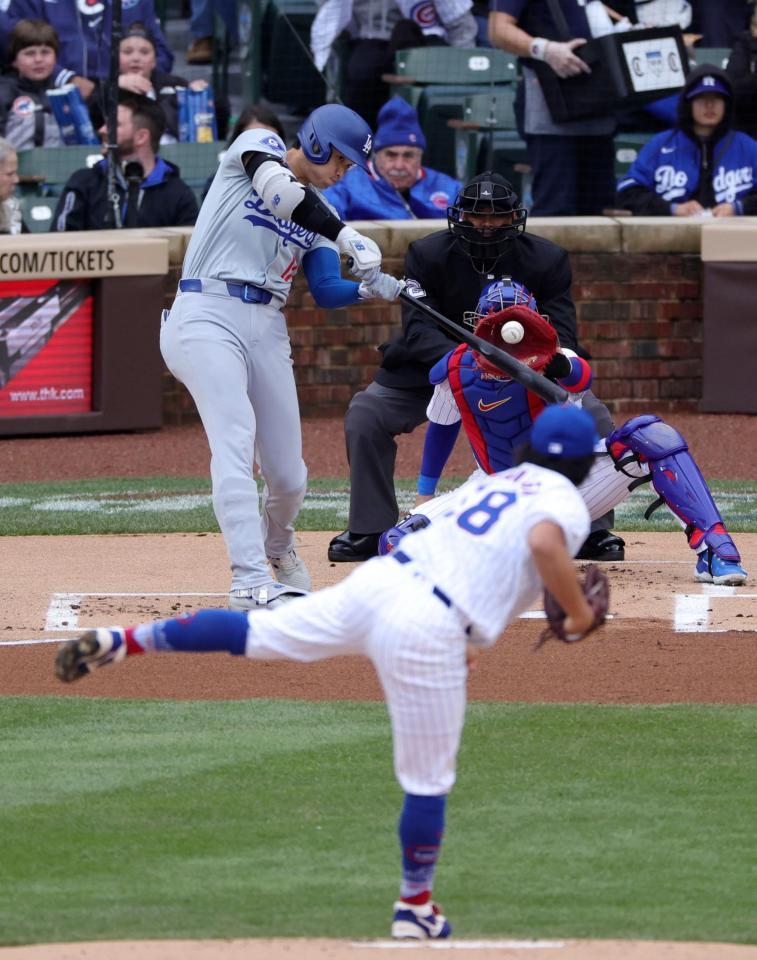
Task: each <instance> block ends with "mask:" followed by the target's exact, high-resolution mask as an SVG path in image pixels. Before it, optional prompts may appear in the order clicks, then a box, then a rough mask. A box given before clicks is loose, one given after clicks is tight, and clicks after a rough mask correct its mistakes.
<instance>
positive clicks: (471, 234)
mask: <svg viewBox="0 0 757 960" xmlns="http://www.w3.org/2000/svg"><path fill="white" fill-rule="evenodd" d="M469 214H475V215H477V216H494V217H501V216H507V215H510V221H509V223H505V224H502V225H501V226H497V227H491V226H478V225H476V224H474V223H473V222H472V221H471V220H470V219H468V216H469ZM527 216H528V214H527V213H526V209H525V207H521V206H520V200H519V199H518V195H517V194H516V193H515V191H514V190H513V188H512V186H511V184H510V183H509V182H508V181H507V180H505V178H504V177H503V176H501V174H499V173H493V172H492V171H491V170H488V171H487V172H486V173H480V174H479V175H478V176H476V177H473V179H472V180H469V181H468V182H467V183H466V184H465V186H464V187H463V189H462V190H461V191H460V193H458V195H457V199H456V200H455V203H454V205H453V206H451V207H447V224H448V226H449V230H450V233H452V235H453V236H454V237H456V238H457V241H458V243H459V244H460V246H461V247H462V249H463V251H464V252H465V253H466V254H467V256H469V257H470V258H471V261H472V263H473V267H474V269H475V270H476V271H477V272H478V273H489V272H490V271H491V270H493V269H494V265H495V264H496V262H497V260H499V258H500V257H501V256H502V254H503V253H504V252H505V248H506V247H507V244H508V242H509V241H510V240H512V239H513V238H514V237H517V236H518V234H521V233H523V231H524V230H525V229H526V218H527Z"/></svg>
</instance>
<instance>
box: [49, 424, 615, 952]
mask: <svg viewBox="0 0 757 960" xmlns="http://www.w3.org/2000/svg"><path fill="white" fill-rule="evenodd" d="M596 440H597V433H596V429H595V426H594V421H593V419H592V418H591V416H590V415H589V414H588V413H586V412H585V411H583V410H579V409H578V408H577V407H552V408H550V409H549V410H547V411H546V412H545V413H544V415H543V416H542V417H541V418H540V419H539V420H538V421H537V423H536V425H535V427H534V430H533V433H532V438H531V446H530V447H529V448H527V449H526V450H525V452H524V461H523V462H522V463H521V465H520V466H517V467H514V468H513V469H511V470H506V471H505V472H503V473H497V474H493V475H491V476H482V477H481V478H480V479H478V480H477V481H476V482H475V483H469V484H466V486H465V488H464V489H460V490H459V491H458V492H457V493H456V494H455V495H454V496H452V497H450V498H449V500H448V503H447V510H446V511H445V513H444V514H443V516H441V517H439V519H438V520H437V521H436V522H434V523H433V524H432V525H431V526H429V527H427V528H426V529H425V530H421V531H420V532H418V533H415V534H412V535H410V536H408V537H407V538H406V539H404V540H403V542H402V549H401V550H396V551H394V553H393V554H392V555H390V556H384V557H376V558H374V559H372V560H369V561H368V562H367V563H365V564H362V565H361V566H359V567H358V568H357V569H356V570H355V572H354V573H352V574H350V576H349V577H347V578H346V579H345V580H343V581H341V582H340V583H339V584H337V585H336V586H333V587H329V588H328V589H325V590H320V591H318V592H316V593H312V594H310V595H309V596H307V597H305V598H304V599H302V600H298V601H297V603H291V604H286V605H284V606H282V607H281V608H280V609H277V610H272V611H270V612H260V613H258V612H252V611H251V612H248V613H247V614H243V613H235V612H233V611H228V610H218V611H212V610H207V611H202V612H200V613H196V614H189V615H185V616H182V617H179V618H176V619H170V620H162V621H158V622H156V623H150V624H143V625H142V626H137V627H131V628H128V629H125V630H124V629H121V628H114V629H108V630H105V629H102V630H92V631H88V632H87V633H85V634H83V635H82V636H81V637H79V638H78V639H75V640H70V641H68V643H66V644H64V645H63V646H62V647H61V648H60V650H59V651H58V655H57V658H56V673H57V676H58V677H59V678H60V679H61V680H63V681H66V682H70V681H72V680H76V679H77V678H78V677H80V676H83V675H85V674H86V673H88V671H89V668H90V666H94V665H97V666H102V665H105V664H107V663H112V662H114V661H119V660H122V659H123V658H124V657H127V656H130V655H132V654H140V653H148V652H149V653H160V652H162V651H195V652H196V651H218V650H226V651H228V652H229V653H232V654H237V655H244V656H247V657H249V658H251V659H253V660H297V661H301V662H311V661H315V660H322V659H324V658H327V657H332V656H343V655H346V654H362V655H365V656H368V657H370V659H371V660H372V661H373V664H374V666H375V668H376V671H377V673H378V676H379V678H380V680H381V683H382V686H383V689H384V695H385V698H386V702H387V706H388V709H389V715H390V719H391V724H392V733H393V741H394V769H395V773H396V776H397V779H398V781H399V783H400V785H401V787H402V789H403V790H404V792H405V798H404V803H403V807H402V812H401V815H400V819H399V838H400V847H401V851H402V879H401V883H400V896H399V899H398V900H397V902H396V903H395V904H394V916H393V921H392V935H393V936H394V937H397V938H402V939H405V938H407V939H413V940H426V939H432V938H440V937H447V936H449V934H450V932H451V927H450V924H449V922H448V921H447V920H446V919H445V917H444V916H443V915H442V914H441V912H440V911H439V908H438V907H437V906H436V905H435V903H434V901H433V899H432V890H433V881H434V871H435V867H436V862H437V858H438V855H439V848H440V844H441V839H442V835H443V832H444V817H445V805H446V798H447V794H448V793H449V792H450V790H451V789H452V786H453V784H454V782H455V767H456V758H457V751H458V746H459V743H460V737H461V733H462V728H463V719H464V713H465V700H466V692H465V683H466V676H467V668H468V666H470V664H471V663H472V661H473V659H474V657H475V650H476V648H477V647H479V646H487V645H489V644H492V643H494V642H495V640H496V639H497V638H498V637H499V636H500V635H501V633H502V631H503V630H504V629H505V627H506V626H507V625H508V624H509V623H511V622H512V621H513V620H514V619H515V618H516V617H517V616H518V615H519V614H520V613H522V612H523V611H525V610H526V609H528V607H529V606H531V604H533V603H534V601H535V600H536V599H537V596H538V595H539V592H540V590H541V587H542V584H544V586H546V587H547V588H548V589H549V590H550V591H551V593H552V594H554V596H555V597H556V598H557V600H558V601H559V603H560V604H561V605H562V608H563V609H564V610H565V611H566V613H567V619H566V621H565V627H566V630H567V631H568V633H570V634H571V635H573V638H574V639H580V638H581V637H583V636H584V635H585V634H586V633H588V632H589V631H591V630H592V629H593V627H594V626H595V625H596V623H597V622H600V621H599V620H598V619H597V618H595V611H594V610H593V609H592V608H591V607H590V606H589V603H588V602H587V599H586V596H585V595H584V592H583V590H582V588H581V587H580V586H579V583H578V581H577V579H576V574H575V572H574V570H573V566H572V563H571V558H572V557H573V556H574V555H575V553H576V552H577V551H578V549H579V547H580V546H581V544H582V543H583V541H584V539H585V538H586V534H587V533H588V530H589V514H588V511H587V509H586V506H585V504H584V503H583V501H582V500H581V497H580V496H579V495H578V493H577V491H576V489H575V486H574V485H573V484H574V483H576V482H579V481H580V480H581V479H582V478H583V477H584V476H585V475H586V473H587V472H588V470H589V469H590V467H591V464H592V462H593V459H594V445H595V442H596Z"/></svg>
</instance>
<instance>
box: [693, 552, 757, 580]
mask: <svg viewBox="0 0 757 960" xmlns="http://www.w3.org/2000/svg"><path fill="white" fill-rule="evenodd" d="M694 579H695V580H698V581H699V582H700V583H717V584H720V585H721V586H731V587H740V586H741V585H742V583H746V579H747V572H746V570H745V569H744V568H743V567H741V566H739V564H738V563H735V562H734V561H733V560H724V559H723V558H722V557H719V556H718V555H717V554H716V553H714V552H713V551H712V550H710V549H709V548H708V549H707V550H703V551H702V553H700V554H699V556H698V557H697V565H696V569H695V570H694Z"/></svg>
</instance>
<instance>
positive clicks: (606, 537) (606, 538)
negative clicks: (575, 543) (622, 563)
mask: <svg viewBox="0 0 757 960" xmlns="http://www.w3.org/2000/svg"><path fill="white" fill-rule="evenodd" d="M625 545H626V541H625V540H624V539H623V538H622V537H618V536H617V535H616V534H614V533H611V532H610V531H609V530H595V531H594V532H593V533H590V534H589V536H588V537H587V538H586V539H585V540H584V542H583V545H582V547H581V549H580V550H579V551H578V553H577V554H576V560H600V561H603V562H605V563H611V562H613V561H615V560H625V556H626V552H625V549H624V548H625Z"/></svg>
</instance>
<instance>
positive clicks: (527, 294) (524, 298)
mask: <svg viewBox="0 0 757 960" xmlns="http://www.w3.org/2000/svg"><path fill="white" fill-rule="evenodd" d="M518 303H522V304H523V305H524V306H526V307H528V308H529V309H530V310H536V311H537V312H538V310H539V308H538V306H537V305H536V299H535V297H534V295H533V294H532V293H531V291H530V290H528V288H527V287H524V286H523V284H522V283H518V281H517V280H513V279H512V277H503V278H502V280H495V282H494V283H490V284H489V285H488V286H486V287H484V289H483V291H482V292H481V296H480V297H479V298H478V303H477V304H476V309H475V310H466V311H465V312H464V313H463V322H464V323H465V324H466V325H467V326H469V327H471V328H473V329H475V327H476V324H477V323H478V321H479V320H480V319H481V318H482V317H485V316H487V314H490V313H499V311H500V310H504V309H505V307H514V306H515V305H516V304H518Z"/></svg>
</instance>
